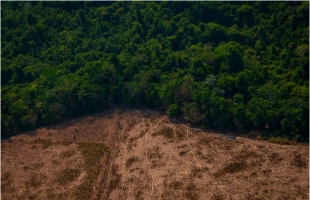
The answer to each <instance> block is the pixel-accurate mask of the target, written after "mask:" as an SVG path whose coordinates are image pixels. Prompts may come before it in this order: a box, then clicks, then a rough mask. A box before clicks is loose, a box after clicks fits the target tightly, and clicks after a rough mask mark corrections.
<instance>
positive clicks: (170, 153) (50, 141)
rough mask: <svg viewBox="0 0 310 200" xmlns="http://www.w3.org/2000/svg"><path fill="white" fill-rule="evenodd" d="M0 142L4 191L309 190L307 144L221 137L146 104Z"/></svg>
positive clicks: (170, 195) (28, 194)
mask: <svg viewBox="0 0 310 200" xmlns="http://www.w3.org/2000/svg"><path fill="white" fill-rule="evenodd" d="M83 145H84V146H83ZM1 150H2V155H1V156H2V166H1V171H2V172H1V173H2V176H1V180H2V182H1V187H2V199H77V196H76V194H80V193H77V190H79V191H84V192H83V193H82V194H81V195H82V196H83V195H85V198H84V199H102V200H105V199H117V200H119V199H129V200H130V199H160V200H164V199H308V198H309V190H308V188H309V180H308V177H309V165H308V162H309V146H308V145H303V144H298V145H277V144H272V143H269V142H266V141H257V140H249V139H245V138H240V137H237V138H236V139H234V140H233V139H229V138H223V137H221V136H220V135H218V134H216V133H212V132H204V131H202V130H199V129H192V128H190V127H189V126H187V125H184V124H174V123H172V122H171V121H170V120H169V118H168V117H166V116H163V115H161V114H159V113H156V112H154V111H149V110H140V111H134V110H129V111H121V110H110V111H107V112H105V113H100V114H97V115H93V116H88V117H85V118H81V119H77V120H74V121H71V122H68V123H64V124H60V125H57V126H53V127H48V128H41V129H38V130H36V131H34V132H31V133H30V134H29V133H28V134H21V135H19V136H15V137H13V138H12V139H11V141H5V142H4V141H3V142H2V146H1ZM95 158H96V159H95ZM89 163H92V164H91V165H90V164H89ZM12 169H14V171H12ZM81 189H82V190H81ZM86 197H87V198H86Z"/></svg>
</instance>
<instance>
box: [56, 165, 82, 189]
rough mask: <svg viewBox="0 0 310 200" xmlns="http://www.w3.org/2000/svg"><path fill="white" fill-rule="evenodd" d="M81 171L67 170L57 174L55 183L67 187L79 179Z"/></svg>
mask: <svg viewBox="0 0 310 200" xmlns="http://www.w3.org/2000/svg"><path fill="white" fill-rule="evenodd" d="M80 174H81V171H80V170H79V169H72V168H67V169H65V170H64V171H63V172H61V173H60V174H58V177H57V182H58V184H60V185H67V184H69V183H71V182H73V181H74V180H75V179H76V178H78V177H79V175H80Z"/></svg>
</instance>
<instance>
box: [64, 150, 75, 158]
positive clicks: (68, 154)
mask: <svg viewBox="0 0 310 200" xmlns="http://www.w3.org/2000/svg"><path fill="white" fill-rule="evenodd" d="M75 154H76V151H75V150H69V151H65V152H62V153H61V154H60V158H70V157H72V156H74V155H75Z"/></svg>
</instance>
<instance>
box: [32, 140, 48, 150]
mask: <svg viewBox="0 0 310 200" xmlns="http://www.w3.org/2000/svg"><path fill="white" fill-rule="evenodd" d="M30 144H41V145H42V149H47V148H48V147H49V146H51V145H53V141H52V140H50V139H40V138H38V139H35V140H34V141H32V142H31V143H30Z"/></svg>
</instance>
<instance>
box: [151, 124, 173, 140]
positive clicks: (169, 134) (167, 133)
mask: <svg viewBox="0 0 310 200" xmlns="http://www.w3.org/2000/svg"><path fill="white" fill-rule="evenodd" d="M173 133H174V131H173V129H172V128H171V127H169V126H164V127H163V128H162V129H161V130H159V131H157V132H154V133H153V134H152V136H158V135H162V136H164V137H165V138H167V139H172V138H173Z"/></svg>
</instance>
